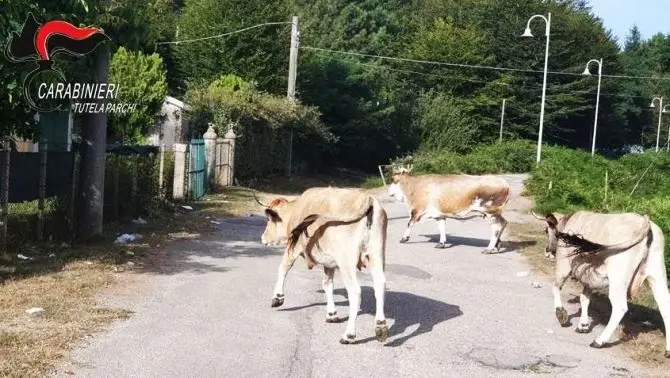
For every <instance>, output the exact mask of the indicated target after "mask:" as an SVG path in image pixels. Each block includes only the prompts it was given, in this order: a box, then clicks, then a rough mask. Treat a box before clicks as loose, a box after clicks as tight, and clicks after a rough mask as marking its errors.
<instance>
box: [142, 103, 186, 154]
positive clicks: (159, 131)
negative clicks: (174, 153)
mask: <svg viewBox="0 0 670 378" xmlns="http://www.w3.org/2000/svg"><path fill="white" fill-rule="evenodd" d="M186 107H187V105H185V104H184V103H183V102H181V101H179V100H177V99H175V98H172V97H167V98H166V100H165V101H164V102H163V106H162V107H161V118H160V119H159V120H158V121H157V122H156V125H155V126H154V128H153V130H152V132H151V133H150V134H149V135H148V138H149V143H150V144H152V145H154V146H159V145H160V144H161V143H165V149H166V150H167V151H171V150H173V149H174V145H175V143H187V141H186V136H187V135H188V124H187V122H186V118H185V115H184V109H185V108H186Z"/></svg>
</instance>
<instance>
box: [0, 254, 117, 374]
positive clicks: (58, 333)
mask: <svg viewBox="0 0 670 378" xmlns="http://www.w3.org/2000/svg"><path fill="white" fill-rule="evenodd" d="M114 280H115V277H114V273H113V270H112V268H111V267H110V265H109V264H105V263H102V262H93V263H91V264H90V265H89V264H86V263H85V262H81V261H78V262H73V263H69V264H66V265H65V266H64V267H63V270H62V271H61V272H58V273H51V274H47V275H37V276H34V277H29V278H24V279H17V280H11V281H9V282H6V283H5V284H4V285H3V286H2V287H0V355H2V356H3V358H2V359H0V376H8V377H35V376H39V375H40V374H42V373H44V372H45V371H47V370H48V369H50V368H51V367H53V366H54V364H55V363H56V362H57V361H58V360H60V359H61V358H63V357H65V356H67V353H68V350H69V349H70V348H71V347H72V346H73V344H74V343H76V342H77V341H78V340H80V339H81V338H82V337H84V336H86V335H89V334H91V333H93V332H96V331H99V330H100V329H102V328H103V327H104V326H106V325H107V324H109V323H110V322H111V321H113V320H115V319H119V318H124V317H127V316H128V315H129V313H128V312H127V311H125V310H122V309H110V308H103V307H98V305H97V303H96V300H95V293H96V292H97V291H98V290H100V289H101V288H103V287H106V286H108V285H110V284H113V283H114ZM32 307H41V308H44V312H43V313H41V314H39V315H28V314H27V313H26V312H25V310H26V309H28V308H32Z"/></svg>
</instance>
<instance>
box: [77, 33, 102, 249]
mask: <svg viewBox="0 0 670 378" xmlns="http://www.w3.org/2000/svg"><path fill="white" fill-rule="evenodd" d="M95 57H96V59H95V80H96V81H97V82H98V83H107V82H109V62H110V47H109V43H103V44H101V45H100V46H98V48H97V49H96V52H95ZM98 101H101V102H103V103H106V102H107V100H98ZM105 106H106V105H105ZM106 147H107V113H105V112H99V113H88V114H84V124H83V126H82V130H81V145H80V154H81V163H80V174H79V195H78V200H77V237H78V238H79V239H82V240H87V239H91V238H92V237H94V236H97V235H100V234H102V220H103V218H102V216H103V204H104V192H105V151H106Z"/></svg>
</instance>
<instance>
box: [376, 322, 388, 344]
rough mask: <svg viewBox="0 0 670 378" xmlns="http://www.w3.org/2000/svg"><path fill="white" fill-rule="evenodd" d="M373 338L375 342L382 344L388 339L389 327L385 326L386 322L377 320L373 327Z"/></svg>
mask: <svg viewBox="0 0 670 378" xmlns="http://www.w3.org/2000/svg"><path fill="white" fill-rule="evenodd" d="M375 336H377V341H379V342H380V343H383V342H384V341H386V339H388V337H389V327H387V326H386V320H378V321H377V326H376V327H375Z"/></svg>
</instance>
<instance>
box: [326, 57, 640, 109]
mask: <svg viewBox="0 0 670 378" xmlns="http://www.w3.org/2000/svg"><path fill="white" fill-rule="evenodd" d="M330 59H333V60H338V59H337V58H335V57H330ZM341 61H344V62H347V63H352V64H356V65H359V66H364V67H370V68H374V69H383V70H387V71H392V72H399V73H409V74H414V75H422V76H432V77H438V78H442V79H452V80H460V81H467V82H471V83H479V84H493V85H505V86H513V87H518V88H520V89H523V90H526V91H528V92H533V91H537V92H539V91H540V90H541V89H542V88H541V85H539V84H535V85H532V86H529V85H525V84H518V83H505V82H496V81H484V80H475V79H470V78H464V77H459V76H450V75H439V74H431V73H425V72H419V71H413V70H405V69H398V68H391V67H387V66H384V65H382V64H370V63H361V62H355V61H349V60H346V61H345V60H341ZM580 76H581V75H580ZM531 87H535V88H531ZM548 89H549V92H553V91H552V90H551V88H548ZM594 92H595V90H593V89H592V90H583V91H566V90H560V91H557V92H556V93H570V94H594V95H595V93H594ZM600 95H601V96H606V97H622V98H645V99H646V98H648V97H647V96H631V95H624V94H620V93H600Z"/></svg>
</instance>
